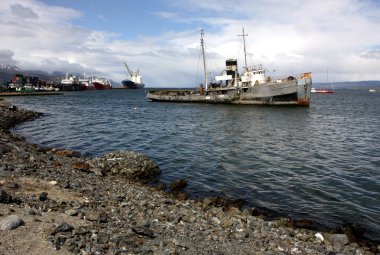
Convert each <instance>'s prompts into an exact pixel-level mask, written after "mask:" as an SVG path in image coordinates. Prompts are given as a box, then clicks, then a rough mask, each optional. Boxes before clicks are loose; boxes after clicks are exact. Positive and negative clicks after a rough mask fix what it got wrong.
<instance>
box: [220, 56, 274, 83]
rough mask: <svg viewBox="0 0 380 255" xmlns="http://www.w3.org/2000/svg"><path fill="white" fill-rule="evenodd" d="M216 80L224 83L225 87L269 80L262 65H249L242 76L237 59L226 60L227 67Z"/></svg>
mask: <svg viewBox="0 0 380 255" xmlns="http://www.w3.org/2000/svg"><path fill="white" fill-rule="evenodd" d="M215 81H216V82H218V83H222V86H223V87H250V86H255V85H258V84H263V83H265V82H266V81H267V78H266V76H265V70H264V69H263V67H262V65H259V66H253V67H248V68H246V70H245V71H244V73H243V75H242V76H239V73H238V66H237V60H236V59H228V60H226V69H225V70H224V71H223V73H222V74H221V75H219V76H215Z"/></svg>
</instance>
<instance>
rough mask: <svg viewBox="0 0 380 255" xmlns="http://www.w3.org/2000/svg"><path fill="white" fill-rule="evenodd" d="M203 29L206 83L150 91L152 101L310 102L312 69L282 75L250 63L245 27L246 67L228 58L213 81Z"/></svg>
mask: <svg viewBox="0 0 380 255" xmlns="http://www.w3.org/2000/svg"><path fill="white" fill-rule="evenodd" d="M203 34H204V33H203V30H202V31H201V51H202V57H203V69H204V70H203V71H204V77H205V80H204V84H205V88H204V87H203V84H201V85H200V87H199V90H198V89H196V90H152V91H149V92H148V94H147V98H148V99H149V100H151V101H161V102H183V103H221V104H248V105H249V104H252V105H300V106H309V104H310V90H311V86H312V78H311V73H310V72H307V73H303V74H300V75H291V76H286V77H282V78H271V77H267V76H266V70H265V69H264V68H263V67H262V66H261V65H259V66H256V67H248V66H247V60H246V59H247V57H246V56H247V54H246V50H245V36H247V35H246V34H244V28H243V35H242V37H243V42H244V57H245V67H244V72H243V73H242V75H240V74H239V73H238V66H237V60H236V59H228V60H226V68H225V70H224V71H223V72H222V74H221V75H219V76H215V82H214V83H209V82H208V78H207V68H206V61H205V52H204V42H203Z"/></svg>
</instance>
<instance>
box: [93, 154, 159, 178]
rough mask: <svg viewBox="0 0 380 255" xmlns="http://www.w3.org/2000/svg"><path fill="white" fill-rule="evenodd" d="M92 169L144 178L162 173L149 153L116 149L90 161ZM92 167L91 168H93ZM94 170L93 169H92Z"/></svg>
mask: <svg viewBox="0 0 380 255" xmlns="http://www.w3.org/2000/svg"><path fill="white" fill-rule="evenodd" d="M89 164H90V166H91V169H95V170H96V172H97V173H98V174H99V169H101V171H100V172H101V173H103V172H110V173H111V174H115V175H124V176H128V177H132V178H144V177H151V176H155V175H157V174H159V173H160V168H159V167H158V165H157V164H156V162H154V161H153V160H151V159H150V158H149V157H148V156H147V155H145V154H142V153H138V152H133V151H116V152H112V153H109V154H106V155H105V156H103V157H101V158H95V159H92V160H90V161H89ZM91 169H90V170H91ZM91 171H92V170H91Z"/></svg>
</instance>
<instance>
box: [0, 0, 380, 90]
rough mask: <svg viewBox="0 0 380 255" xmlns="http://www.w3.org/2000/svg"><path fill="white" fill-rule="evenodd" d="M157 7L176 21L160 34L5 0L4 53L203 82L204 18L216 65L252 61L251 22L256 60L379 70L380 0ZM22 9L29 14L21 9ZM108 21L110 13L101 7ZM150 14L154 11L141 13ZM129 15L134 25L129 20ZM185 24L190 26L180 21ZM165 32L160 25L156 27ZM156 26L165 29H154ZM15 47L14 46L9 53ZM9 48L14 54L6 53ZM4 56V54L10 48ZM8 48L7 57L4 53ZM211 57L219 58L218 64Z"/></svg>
mask: <svg viewBox="0 0 380 255" xmlns="http://www.w3.org/2000/svg"><path fill="white" fill-rule="evenodd" d="M171 4H172V5H171V6H168V10H176V12H175V13H174V12H171V11H167V10H162V11H161V12H155V13H153V14H152V15H154V16H156V17H157V16H158V17H160V18H162V19H163V21H168V22H170V24H176V25H177V27H176V31H177V32H174V31H173V30H170V29H167V28H165V30H164V31H166V32H164V33H161V34H160V35H158V36H152V35H150V34H149V32H150V31H143V32H145V33H146V34H143V35H141V36H140V37H139V38H135V39H133V40H132V39H131V40H122V39H121V38H122V35H120V34H115V33H110V32H107V31H96V30H91V29H88V28H86V27H80V26H77V25H74V24H75V23H74V22H75V21H76V20H78V19H80V18H81V17H82V16H83V15H84V13H81V12H80V11H78V10H74V9H71V8H64V7H58V6H50V5H47V4H44V3H42V2H40V1H37V0H17V1H15V0H2V4H1V6H0V38H1V44H0V61H5V60H8V61H13V63H16V62H17V63H18V65H20V67H22V68H34V69H35V68H40V69H43V70H45V71H56V70H60V71H62V72H66V71H68V72H73V71H77V72H86V73H94V74H96V73H99V74H102V75H105V76H108V77H109V78H112V79H114V80H115V81H120V80H122V79H123V78H125V77H126V73H127V72H126V70H125V68H124V65H123V62H124V61H126V62H127V63H128V65H129V66H130V67H131V68H132V69H137V68H140V69H141V72H142V74H143V75H144V81H145V82H146V83H147V85H148V86H169V85H173V86H174V85H175V86H184V85H187V86H196V82H198V81H195V78H196V76H197V74H196V73H197V69H198V65H199V64H198V63H199V58H198V57H199V55H198V54H199V53H198V49H199V37H200V29H201V28H202V27H204V28H205V29H206V31H205V46H206V49H207V51H208V55H209V56H212V58H213V60H209V61H208V63H209V66H210V67H209V68H210V70H211V71H213V73H214V74H215V73H217V72H218V70H220V68H222V67H223V65H224V60H225V59H226V58H237V57H238V58H239V65H240V66H242V65H243V55H242V40H241V39H242V38H241V37H238V36H237V35H238V34H241V32H242V31H241V29H242V27H244V28H245V32H246V33H247V34H248V37H246V41H247V50H248V53H249V57H248V60H249V62H250V63H251V64H260V63H262V64H264V65H265V66H266V68H267V69H268V70H273V69H275V70H277V71H276V74H278V75H281V74H295V73H301V72H308V71H312V72H313V74H314V81H316V82H318V81H321V82H323V81H325V77H326V69H327V68H329V70H330V72H331V76H332V77H334V80H335V81H344V80H368V79H378V80H380V75H379V74H378V70H379V69H380V56H379V55H380V54H379V51H380V34H379V33H376V32H375V31H380V18H379V16H378V13H379V11H380V6H379V5H376V3H375V2H372V1H359V0H321V1H301V0H289V1H276V0H267V1H265V0H255V1H253V0H252V1H250V0H239V1H230V0H228V1H227V0H210V1H198V0H188V1H186V2H184V1H172V2H171ZM17 17H22V18H17ZM98 18H99V19H101V20H102V19H103V21H105V20H104V16H98ZM141 18H143V19H144V18H149V17H141ZM130 25H131V24H126V32H125V33H128V26H130ZM181 25H184V26H186V27H192V29H191V30H182V31H181V30H180V29H179V27H180V26H181ZM155 32H156V31H155ZM154 34H156V33H154ZM10 52H11V53H13V54H11V55H9V54H8V53H10ZM2 53H7V54H8V55H7V54H5V55H4V54H2ZM2 55H3V56H2ZM1 56H2V57H1ZM212 66H217V68H219V69H217V68H213V67H212Z"/></svg>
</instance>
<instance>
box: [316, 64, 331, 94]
mask: <svg viewBox="0 0 380 255" xmlns="http://www.w3.org/2000/svg"><path fill="white" fill-rule="evenodd" d="M329 81H330V86H331V89H329V88H327V89H316V90H315V92H317V93H321V94H332V93H334V85H333V83H332V81H331V80H329V70H328V69H327V82H329Z"/></svg>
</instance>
